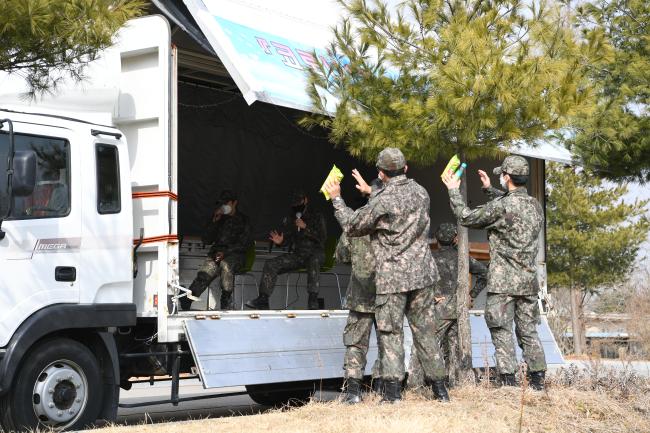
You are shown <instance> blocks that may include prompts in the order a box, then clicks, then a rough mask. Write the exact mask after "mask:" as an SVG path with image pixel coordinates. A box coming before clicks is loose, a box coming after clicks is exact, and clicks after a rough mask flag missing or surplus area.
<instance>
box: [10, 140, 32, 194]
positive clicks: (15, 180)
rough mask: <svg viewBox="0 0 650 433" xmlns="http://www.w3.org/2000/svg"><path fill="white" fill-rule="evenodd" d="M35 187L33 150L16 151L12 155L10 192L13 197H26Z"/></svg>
mask: <svg viewBox="0 0 650 433" xmlns="http://www.w3.org/2000/svg"><path fill="white" fill-rule="evenodd" d="M35 186H36V153H35V152H34V151H33V150H17V151H16V152H15V153H14V164H13V175H12V177H11V191H12V192H13V196H14V197H26V196H28V195H31V194H32V192H34V187H35Z"/></svg>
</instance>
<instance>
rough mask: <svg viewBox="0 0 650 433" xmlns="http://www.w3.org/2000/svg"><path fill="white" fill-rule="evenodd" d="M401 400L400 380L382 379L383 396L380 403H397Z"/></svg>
mask: <svg viewBox="0 0 650 433" xmlns="http://www.w3.org/2000/svg"><path fill="white" fill-rule="evenodd" d="M401 400H402V381H401V380H384V398H382V399H381V401H380V403H399V402H400V401H401Z"/></svg>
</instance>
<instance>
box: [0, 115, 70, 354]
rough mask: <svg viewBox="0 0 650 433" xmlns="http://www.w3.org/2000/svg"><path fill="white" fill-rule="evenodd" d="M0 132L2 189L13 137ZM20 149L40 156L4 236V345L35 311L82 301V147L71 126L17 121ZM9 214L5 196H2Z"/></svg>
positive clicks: (0, 259)
mask: <svg viewBox="0 0 650 433" xmlns="http://www.w3.org/2000/svg"><path fill="white" fill-rule="evenodd" d="M6 129H7V128H5V129H4V130H2V131H0V172H2V173H3V175H2V176H1V180H0V188H1V190H2V191H3V192H4V191H6V182H7V179H6V175H4V173H6V164H7V155H8V149H9V137H8V134H6ZM14 130H15V132H16V134H15V144H16V151H20V150H32V151H33V152H34V153H35V154H36V157H37V164H36V167H37V168H36V187H35V188H34V191H33V192H32V194H31V195H29V196H27V197H20V198H14V200H13V202H14V203H13V210H12V212H11V215H10V216H9V217H8V218H7V219H6V220H5V221H4V222H3V224H2V229H3V231H4V233H5V235H4V239H2V240H0V269H2V272H0V287H2V290H1V291H0V305H2V310H1V312H0V347H2V346H5V345H6V344H7V342H8V341H9V339H10V338H11V336H12V335H13V333H14V331H15V330H16V328H17V327H18V325H20V324H21V323H22V322H23V321H24V320H25V319H26V318H27V317H29V316H30V315H31V314H32V313H34V312H36V311H37V310H40V309H41V308H43V307H46V306H48V305H52V304H57V303H78V302H79V285H78V281H77V274H78V272H79V270H80V266H79V256H80V254H79V248H80V245H81V184H82V179H81V177H80V172H81V170H80V162H79V154H80V153H79V150H80V149H79V146H80V145H82V143H79V142H77V141H75V139H74V135H73V134H72V133H71V131H70V130H68V129H64V128H52V127H48V126H41V125H35V124H29V123H20V122H14ZM2 198H3V200H1V201H3V202H4V203H3V205H2V206H0V207H2V208H3V209H2V210H0V212H2V213H3V215H4V212H5V209H6V207H5V206H6V204H7V200H6V196H4V194H3V197H2Z"/></svg>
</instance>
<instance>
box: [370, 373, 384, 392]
mask: <svg viewBox="0 0 650 433" xmlns="http://www.w3.org/2000/svg"><path fill="white" fill-rule="evenodd" d="M372 390H373V392H376V393H377V394H379V395H384V391H385V388H384V379H382V378H381V377H374V378H373V379H372Z"/></svg>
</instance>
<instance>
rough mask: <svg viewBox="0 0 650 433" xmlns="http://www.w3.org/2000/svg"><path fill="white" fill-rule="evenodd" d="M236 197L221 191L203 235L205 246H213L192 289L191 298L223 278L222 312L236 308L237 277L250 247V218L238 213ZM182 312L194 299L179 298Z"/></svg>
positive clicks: (187, 308) (229, 192)
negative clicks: (234, 297) (219, 278)
mask: <svg viewBox="0 0 650 433" xmlns="http://www.w3.org/2000/svg"><path fill="white" fill-rule="evenodd" d="M238 203H239V201H238V200H237V196H236V195H235V194H234V193H233V192H232V191H229V190H224V191H222V192H221V196H220V197H219V200H218V201H217V203H216V206H215V211H214V213H213V214H212V219H211V220H210V221H209V223H208V228H207V231H206V233H205V235H204V236H203V243H204V244H206V245H210V244H211V245H212V247H211V248H210V252H209V253H208V258H207V259H206V260H205V262H204V263H203V265H202V266H201V267H200V268H199V272H198V274H197V275H196V278H195V279H194V281H193V282H192V285H191V286H190V290H191V291H192V295H194V296H197V297H198V296H201V293H203V292H204V291H205V289H206V288H207V287H208V286H209V285H210V283H211V282H212V281H213V280H214V279H215V278H217V277H219V276H220V277H221V309H222V310H232V309H233V296H232V294H233V289H234V287H235V274H236V273H237V271H238V270H239V269H241V267H242V266H244V263H245V261H246V250H247V249H248V248H249V247H250V246H251V243H252V241H251V227H250V223H249V221H248V217H247V216H246V215H244V214H243V213H241V212H239V211H238V210H237V205H238ZM180 301H181V309H183V310H189V309H190V307H191V306H192V300H191V299H188V298H186V297H182V298H180Z"/></svg>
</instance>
